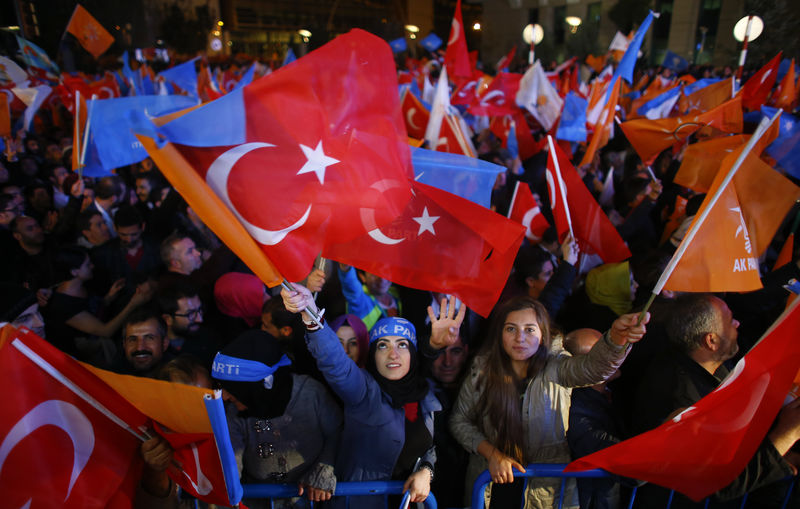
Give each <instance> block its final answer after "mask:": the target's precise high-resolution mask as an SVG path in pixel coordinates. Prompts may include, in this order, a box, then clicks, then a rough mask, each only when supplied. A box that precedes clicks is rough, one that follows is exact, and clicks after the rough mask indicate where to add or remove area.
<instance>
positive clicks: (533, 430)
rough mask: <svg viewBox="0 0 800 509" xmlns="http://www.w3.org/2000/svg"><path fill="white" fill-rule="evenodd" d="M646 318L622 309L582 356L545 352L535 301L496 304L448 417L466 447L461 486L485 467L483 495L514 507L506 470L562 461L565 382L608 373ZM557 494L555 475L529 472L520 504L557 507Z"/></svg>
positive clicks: (543, 318)
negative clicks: (488, 480) (487, 486)
mask: <svg viewBox="0 0 800 509" xmlns="http://www.w3.org/2000/svg"><path fill="white" fill-rule="evenodd" d="M647 320H649V315H647V316H646V317H645V319H644V320H643V321H642V323H641V324H638V315H636V314H629V315H623V316H621V317H619V318H618V319H617V320H616V321H615V322H614V324H613V325H612V326H611V329H610V330H609V331H608V332H606V333H605V334H604V336H603V338H602V339H601V340H600V341H598V342H597V344H596V345H595V346H594V348H592V350H591V351H590V352H589V353H588V354H587V355H583V356H577V357H571V356H569V355H568V354H566V353H563V352H561V351H553V349H552V343H553V338H552V335H551V330H550V318H549V317H548V315H547V311H546V310H545V308H544V306H542V304H540V303H539V302H538V301H536V300H534V299H532V298H530V297H527V296H522V297H516V298H513V299H511V300H509V301H506V302H505V303H503V304H502V305H501V306H499V307H498V308H497V309H496V310H495V313H494V314H493V316H492V319H491V323H490V326H489V336H488V338H487V340H486V342H485V344H484V349H483V352H482V353H481V354H480V355H478V356H477V357H476V358H475V360H474V362H473V364H472V367H471V371H470V373H469V375H468V376H467V378H466V380H465V381H464V385H462V387H461V391H460V393H459V395H458V399H457V401H456V404H455V407H454V408H453V416H452V418H451V420H450V429H451V431H452V432H453V435H454V436H455V438H456V440H458V441H459V442H460V443H461V445H462V446H464V447H465V448H466V449H467V450H468V451H469V452H470V453H471V456H470V461H469V466H468V468H467V486H470V487H471V486H472V483H473V482H474V480H475V478H476V477H477V476H478V474H479V473H480V472H482V471H483V470H486V469H487V468H488V469H489V472H490V473H491V476H492V482H493V485H492V489H491V491H489V490H487V498H489V499H490V500H491V501H492V502H494V504H495V507H520V505H519V503H520V497H522V496H523V493H522V490H523V484H522V483H521V482H519V481H520V480H518V482H517V483H515V484H511V485H509V484H508V483H514V470H513V469H516V470H518V471H520V472H524V471H525V469H524V465H526V464H528V463H566V462H569V460H570V455H569V446H568V445H567V440H566V429H567V424H568V419H569V406H570V389H571V388H572V387H580V386H587V385H594V384H596V383H600V382H602V381H604V380H605V379H607V378H608V377H610V376H611V375H612V374H613V373H614V372H615V371H616V369H617V368H618V367H619V365H620V364H622V361H623V360H624V359H625V356H626V355H627V353H628V350H629V347H628V344H629V343H634V342H636V341H639V340H640V339H641V338H642V336H643V335H644V332H645V327H644V324H646V323H647ZM574 488H575V485H574V482H573V483H571V484H568V489H567V491H566V494H565V500H564V507H577V493H576V490H575V489H574ZM558 493H559V481H557V480H550V479H531V480H530V482H529V483H528V487H527V489H526V490H525V493H524V502H525V503H524V507H525V508H526V509H528V508H550V507H557V505H558V498H559V497H558Z"/></svg>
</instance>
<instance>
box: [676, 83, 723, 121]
mask: <svg viewBox="0 0 800 509" xmlns="http://www.w3.org/2000/svg"><path fill="white" fill-rule="evenodd" d="M732 97H733V78H731V79H726V80H722V81H718V82H717V83H713V84H711V85H708V86H707V87H703V88H701V89H700V90H696V91H695V92H693V93H691V94H689V95H688V96H687V95H683V94H681V98H680V99H679V100H678V110H679V111H680V112H681V113H690V112H695V111H708V110H711V109H714V108H716V107H717V106H719V105H720V104H722V103H724V102H725V101H730V100H731V98H732Z"/></svg>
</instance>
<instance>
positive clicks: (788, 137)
mask: <svg viewBox="0 0 800 509" xmlns="http://www.w3.org/2000/svg"><path fill="white" fill-rule="evenodd" d="M777 112H778V110H777V108H770V107H769V106H762V107H761V113H762V114H763V115H766V116H767V117H768V118H772V116H773V115H775V113H777ZM780 124H781V125H780V133H779V134H778V138H777V139H776V140H775V141H773V142H772V144H770V146H768V147H767V150H766V152H767V154H769V156H770V157H772V158H773V159H775V160H776V161H778V166H780V167H781V168H783V169H784V170H786V173H788V174H789V175H791V176H793V177H794V178H800V118H797V117H796V116H794V115H789V114H788V113H786V112H784V113H782V114H781V118H780Z"/></svg>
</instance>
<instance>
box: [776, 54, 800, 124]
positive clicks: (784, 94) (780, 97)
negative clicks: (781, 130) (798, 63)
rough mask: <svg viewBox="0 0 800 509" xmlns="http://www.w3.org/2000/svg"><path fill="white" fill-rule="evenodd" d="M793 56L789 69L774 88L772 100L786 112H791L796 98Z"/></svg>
mask: <svg viewBox="0 0 800 509" xmlns="http://www.w3.org/2000/svg"><path fill="white" fill-rule="evenodd" d="M794 78H795V73H794V58H793V59H792V61H791V63H790V64H789V70H788V71H787V72H786V74H785V75H784V76H783V79H782V80H781V84H780V85H778V88H777V89H776V90H775V96H774V99H773V102H774V103H775V107H776V108H781V109H783V111H785V112H787V113H791V112H792V110H793V109H794V104H795V101H796V99H797V86H796V85H795V80H794Z"/></svg>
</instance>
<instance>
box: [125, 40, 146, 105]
mask: <svg viewBox="0 0 800 509" xmlns="http://www.w3.org/2000/svg"><path fill="white" fill-rule="evenodd" d="M122 75H123V76H125V79H126V80H127V81H128V87H131V88H132V89H133V90H132V91H131V92H132V93H133V94H136V95H144V90H143V89H142V78H141V76H140V75H139V73H137V72H133V69H131V66H130V63H129V62H128V50H125V51H124V52H123V53H122ZM133 94H129V95H133Z"/></svg>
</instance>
